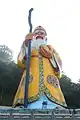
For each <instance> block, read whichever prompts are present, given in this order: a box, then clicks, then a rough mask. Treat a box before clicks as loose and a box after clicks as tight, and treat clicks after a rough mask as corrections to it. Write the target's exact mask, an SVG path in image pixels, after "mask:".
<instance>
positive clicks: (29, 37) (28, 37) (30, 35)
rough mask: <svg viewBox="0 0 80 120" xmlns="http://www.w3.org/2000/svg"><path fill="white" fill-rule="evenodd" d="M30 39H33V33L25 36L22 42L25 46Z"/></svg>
mask: <svg viewBox="0 0 80 120" xmlns="http://www.w3.org/2000/svg"><path fill="white" fill-rule="evenodd" d="M32 39H33V33H29V34H27V35H26V37H25V41H24V43H25V45H26V46H27V45H28V40H32Z"/></svg>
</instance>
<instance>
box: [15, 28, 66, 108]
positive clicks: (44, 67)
mask: <svg viewBox="0 0 80 120" xmlns="http://www.w3.org/2000/svg"><path fill="white" fill-rule="evenodd" d="M29 40H31V59H30V78H29V85H28V106H27V108H28V109H42V108H43V105H45V106H46V109H54V108H56V106H58V105H60V106H63V107H65V106H66V102H65V99H64V96H63V93H62V91H61V88H60V84H59V80H60V77H61V70H62V61H61V58H60V56H59V54H58V53H57V52H56V50H55V49H54V48H53V47H52V46H51V45H47V33H46V30H45V29H44V28H43V27H42V26H38V27H36V28H35V29H34V31H33V33H29V34H27V35H26V37H25V40H24V41H23V43H22V46H21V50H20V53H19V55H18V58H17V64H18V66H19V67H20V68H22V69H23V71H24V72H23V75H22V78H21V81H20V84H19V87H18V90H17V92H16V95H15V98H14V102H13V106H23V105H24V92H25V91H24V88H25V80H26V60H27V57H26V51H27V50H26V51H25V49H28V41H29Z"/></svg>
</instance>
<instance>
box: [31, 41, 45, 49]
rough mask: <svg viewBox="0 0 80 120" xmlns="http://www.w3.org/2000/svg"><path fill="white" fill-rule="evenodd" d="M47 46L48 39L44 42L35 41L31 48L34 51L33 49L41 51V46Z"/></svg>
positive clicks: (32, 42)
mask: <svg viewBox="0 0 80 120" xmlns="http://www.w3.org/2000/svg"><path fill="white" fill-rule="evenodd" d="M46 44H47V40H46V39H44V40H42V39H37V40H36V39H33V40H32V41H31V48H32V50H33V49H37V50H39V47H40V46H41V45H46Z"/></svg>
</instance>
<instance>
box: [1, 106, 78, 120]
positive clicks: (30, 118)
mask: <svg viewBox="0 0 80 120" xmlns="http://www.w3.org/2000/svg"><path fill="white" fill-rule="evenodd" d="M0 120H80V110H76V111H75V114H74V113H73V110H66V109H62V110H56V109H55V110H28V109H23V108H20V109H7V110H6V109H0Z"/></svg>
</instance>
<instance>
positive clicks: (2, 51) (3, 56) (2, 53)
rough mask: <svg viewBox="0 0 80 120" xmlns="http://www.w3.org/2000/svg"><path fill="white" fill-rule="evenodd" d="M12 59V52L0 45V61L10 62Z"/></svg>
mask: <svg viewBox="0 0 80 120" xmlns="http://www.w3.org/2000/svg"><path fill="white" fill-rule="evenodd" d="M12 59H13V53H12V50H11V49H9V48H8V46H5V45H0V60H1V61H4V62H10V61H12Z"/></svg>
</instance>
